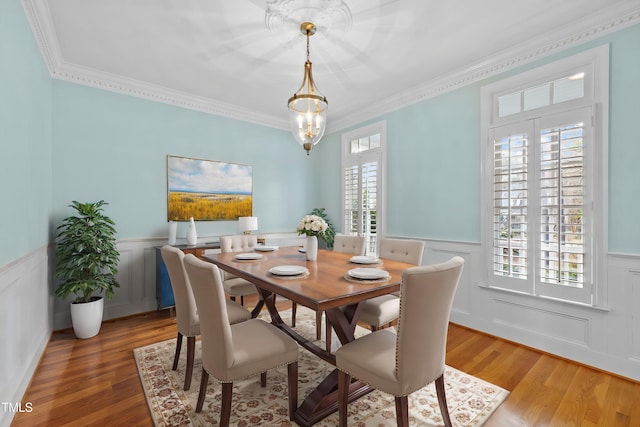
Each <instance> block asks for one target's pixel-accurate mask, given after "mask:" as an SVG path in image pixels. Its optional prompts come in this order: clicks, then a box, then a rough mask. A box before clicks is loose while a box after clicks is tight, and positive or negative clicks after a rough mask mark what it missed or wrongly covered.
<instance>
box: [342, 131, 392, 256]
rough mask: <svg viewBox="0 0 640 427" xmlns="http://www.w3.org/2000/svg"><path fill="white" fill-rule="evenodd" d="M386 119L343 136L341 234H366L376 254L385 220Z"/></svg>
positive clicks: (368, 250) (367, 247)
mask: <svg viewBox="0 0 640 427" xmlns="http://www.w3.org/2000/svg"><path fill="white" fill-rule="evenodd" d="M385 141H386V124H385V122H379V123H375V124H373V125H370V126H367V127H364V128H361V129H356V130H354V131H351V132H348V133H345V134H343V135H342V147H343V149H342V233H343V234H346V235H352V236H364V237H365V253H366V254H375V253H377V245H378V235H379V234H381V232H382V224H383V222H382V220H383V219H384V208H383V207H384V205H383V200H384V173H383V172H384V146H385Z"/></svg>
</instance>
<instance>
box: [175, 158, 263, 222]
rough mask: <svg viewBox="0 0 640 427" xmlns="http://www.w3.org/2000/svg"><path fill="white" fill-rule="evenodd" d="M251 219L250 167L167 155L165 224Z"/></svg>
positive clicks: (251, 180) (251, 174)
mask: <svg viewBox="0 0 640 427" xmlns="http://www.w3.org/2000/svg"><path fill="white" fill-rule="evenodd" d="M241 216H253V166H252V165H248V164H243V163H231V162H224V161H219V160H208V159H201V158H196V157H184V156H175V155H167V221H189V220H190V218H191V217H193V219H194V220H195V221H234V220H237V219H238V218H239V217H241Z"/></svg>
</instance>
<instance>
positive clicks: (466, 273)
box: [422, 242, 477, 316]
mask: <svg viewBox="0 0 640 427" xmlns="http://www.w3.org/2000/svg"><path fill="white" fill-rule="evenodd" d="M428 243H429V242H428ZM428 243H427V244H425V251H424V255H423V259H422V265H428V264H438V263H441V262H445V261H448V260H450V259H451V258H453V257H454V256H459V257H462V258H463V259H464V268H463V269H462V277H461V278H460V285H458V289H456V296H455V299H454V302H453V307H452V310H453V311H454V312H456V313H457V314H459V315H466V316H469V315H471V293H470V292H469V290H470V288H469V286H462V285H461V284H463V283H470V282H471V271H472V269H471V262H472V259H473V254H472V253H473V251H475V250H477V245H463V244H449V243H447V244H442V243H441V244H440V245H438V246H437V247H434V246H431V245H430V244H428Z"/></svg>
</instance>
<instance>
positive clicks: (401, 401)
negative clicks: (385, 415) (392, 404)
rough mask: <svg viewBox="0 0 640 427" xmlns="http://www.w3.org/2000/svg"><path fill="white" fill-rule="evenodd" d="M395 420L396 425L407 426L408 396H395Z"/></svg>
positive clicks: (399, 426)
mask: <svg viewBox="0 0 640 427" xmlns="http://www.w3.org/2000/svg"><path fill="white" fill-rule="evenodd" d="M396 420H397V423H398V427H409V398H408V397H407V396H396Z"/></svg>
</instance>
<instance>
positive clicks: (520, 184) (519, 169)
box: [493, 127, 530, 279]
mask: <svg viewBox="0 0 640 427" xmlns="http://www.w3.org/2000/svg"><path fill="white" fill-rule="evenodd" d="M523 130H524V129H523V128H519V127H515V128H513V127H505V128H502V129H498V130H496V131H495V133H494V139H493V273H494V275H497V276H505V277H510V278H515V279H527V277H528V270H527V266H528V255H529V244H528V223H529V165H528V162H529V155H530V147H529V134H528V132H526V131H523Z"/></svg>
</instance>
